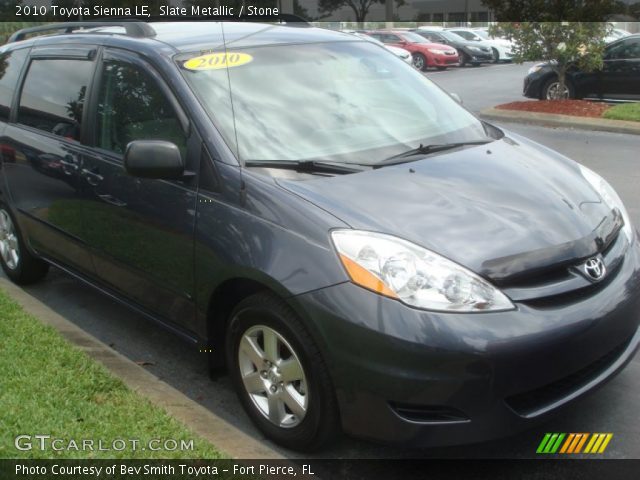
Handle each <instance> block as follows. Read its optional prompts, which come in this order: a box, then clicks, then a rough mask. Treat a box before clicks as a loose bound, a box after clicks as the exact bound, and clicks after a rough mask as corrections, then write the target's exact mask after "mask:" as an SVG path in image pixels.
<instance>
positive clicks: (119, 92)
mask: <svg viewBox="0 0 640 480" xmlns="http://www.w3.org/2000/svg"><path fill="white" fill-rule="evenodd" d="M97 113H98V118H97V122H96V128H97V131H96V145H97V146H98V147H99V148H103V149H105V150H109V151H111V152H115V153H119V154H122V153H124V151H125V149H126V148H127V144H128V143H129V142H132V141H134V140H166V141H168V142H173V143H175V144H176V145H177V146H178V148H180V151H181V152H182V153H183V155H184V152H185V150H186V144H187V141H186V138H185V136H184V132H183V131H182V127H181V125H180V122H179V121H178V117H177V115H176V113H175V110H174V108H173V106H172V105H171V103H170V102H169V101H168V100H167V98H166V97H165V95H164V93H163V92H162V90H161V89H160V88H159V87H158V85H157V84H156V82H155V80H154V79H153V78H152V77H151V76H150V75H149V74H148V73H146V72H145V71H144V70H142V69H141V68H139V67H138V66H136V65H133V64H130V63H127V62H124V61H120V60H106V61H105V63H104V68H103V72H102V76H101V81H100V90H99V92H98V112H97Z"/></svg>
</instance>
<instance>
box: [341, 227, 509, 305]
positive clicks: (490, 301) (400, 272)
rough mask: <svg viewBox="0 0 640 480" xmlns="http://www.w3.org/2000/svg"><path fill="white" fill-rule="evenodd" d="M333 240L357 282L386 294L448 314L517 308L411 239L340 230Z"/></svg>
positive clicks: (457, 267)
mask: <svg viewBox="0 0 640 480" xmlns="http://www.w3.org/2000/svg"><path fill="white" fill-rule="evenodd" d="M331 238H332V239H333V243H334V245H335V246H336V249H337V250H338V254H339V256H340V260H341V262H342V264H343V265H344V268H345V269H346V270H347V273H348V274H349V276H350V277H351V280H352V281H353V282H354V283H355V284H357V285H360V286H362V287H364V288H367V289H369V290H373V291H374V292H377V293H379V294H381V295H385V296H387V297H391V298H395V299H398V300H401V301H402V302H404V303H406V304H408V305H411V306H413V307H418V308H423V309H426V310H437V311H443V312H487V311H497V310H511V309H514V308H515V307H514V305H513V304H512V303H511V301H510V300H509V299H508V298H507V296H506V295H505V294H504V293H502V292H501V291H500V290H498V289H496V288H495V287H494V286H493V285H491V284H489V283H488V282H487V281H486V280H484V279H482V278H480V277H479V276H478V275H476V274H475V273H473V272H471V271H470V270H467V269H466V268H464V267H462V266H460V265H458V264H456V263H454V262H452V261H451V260H448V259H446V258H444V257H442V256H440V255H438V254H437V253H434V252H432V251H430V250H427V249H426V248H422V247H420V246H418V245H415V244H413V243H411V242H408V241H406V240H402V239H400V238H397V237H394V236H392V235H385V234H382V233H374V232H366V231H361V230H334V231H332V232H331Z"/></svg>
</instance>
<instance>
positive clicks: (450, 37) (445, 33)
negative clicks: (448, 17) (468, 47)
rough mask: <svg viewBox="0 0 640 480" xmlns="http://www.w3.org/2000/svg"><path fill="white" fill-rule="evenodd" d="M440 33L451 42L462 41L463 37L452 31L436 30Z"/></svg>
mask: <svg viewBox="0 0 640 480" xmlns="http://www.w3.org/2000/svg"><path fill="white" fill-rule="evenodd" d="M438 33H440V34H441V35H442V36H443V37H444V38H446V39H447V40H451V41H452V42H460V41H462V42H464V41H465V39H464V38H462V37H461V36H460V35H456V34H455V33H453V32H448V31H446V30H443V31H442V32H438Z"/></svg>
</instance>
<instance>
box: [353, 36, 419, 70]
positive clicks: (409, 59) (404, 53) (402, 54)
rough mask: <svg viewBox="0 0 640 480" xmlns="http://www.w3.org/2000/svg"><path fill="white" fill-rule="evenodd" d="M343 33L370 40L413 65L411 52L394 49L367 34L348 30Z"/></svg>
mask: <svg viewBox="0 0 640 480" xmlns="http://www.w3.org/2000/svg"><path fill="white" fill-rule="evenodd" d="M343 32H345V33H351V34H352V35H355V36H356V37H360V38H362V39H364V40H368V41H369V42H372V43H375V44H377V45H381V46H383V47H384V48H386V49H387V50H389V51H390V52H391V53H393V54H394V55H395V56H396V57H399V58H400V59H401V60H403V61H404V62H406V63H408V64H409V65H413V57H412V56H411V52H410V51H409V50H405V49H404V48H400V47H394V46H393V45H385V44H384V43H382V42H381V41H380V40H378V39H377V38H373V37H372V36H371V35H367V34H366V33H362V32H354V31H348V30H343Z"/></svg>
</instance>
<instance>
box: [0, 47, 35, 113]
mask: <svg viewBox="0 0 640 480" xmlns="http://www.w3.org/2000/svg"><path fill="white" fill-rule="evenodd" d="M27 53H28V49H26V48H23V49H20V50H11V51H9V52H5V53H2V54H0V121H2V122H6V121H8V120H9V114H10V112H11V101H12V100H13V94H14V92H15V90H16V86H17V83H18V78H19V77H20V72H21V71H22V67H23V66H24V62H25V60H26V59H27Z"/></svg>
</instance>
